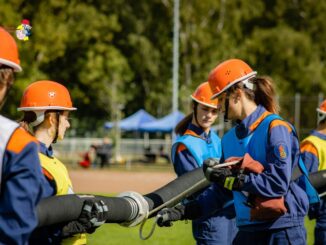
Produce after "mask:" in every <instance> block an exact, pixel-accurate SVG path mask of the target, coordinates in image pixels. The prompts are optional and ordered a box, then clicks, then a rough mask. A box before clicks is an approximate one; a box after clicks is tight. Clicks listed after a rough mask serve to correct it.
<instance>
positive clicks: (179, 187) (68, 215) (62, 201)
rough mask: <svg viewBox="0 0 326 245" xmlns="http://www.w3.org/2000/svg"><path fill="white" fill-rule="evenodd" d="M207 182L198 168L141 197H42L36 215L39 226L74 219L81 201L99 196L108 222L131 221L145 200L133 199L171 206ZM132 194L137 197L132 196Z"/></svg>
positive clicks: (151, 205) (148, 203)
mask: <svg viewBox="0 0 326 245" xmlns="http://www.w3.org/2000/svg"><path fill="white" fill-rule="evenodd" d="M208 185H209V182H208V181H207V180H206V178H205V176H204V174H203V170H202V169H201V168H199V169H196V170H194V171H191V172H188V173H186V174H184V175H182V176H181V177H179V178H177V179H175V180H173V181H171V182H170V183H168V184H167V185H165V186H163V187H161V188H159V189H158V190H156V191H153V192H151V193H149V194H146V195H144V196H141V195H140V194H139V196H137V193H131V194H130V193H127V195H126V196H122V197H121V196H120V197H105V196H93V195H76V194H73V195H62V196H53V197H48V198H45V199H43V200H41V202H40V203H39V205H38V206H37V216H38V220H39V221H38V227H42V226H47V225H52V224H57V223H61V222H69V221H72V220H76V219H77V218H78V217H79V215H80V213H81V210H82V207H83V203H84V200H85V199H87V198H95V199H100V200H103V201H104V202H105V203H106V204H107V205H108V207H109V218H108V220H107V223H123V222H127V223H128V221H132V220H133V219H135V218H136V217H137V215H138V212H139V210H138V208H139V207H138V206H139V205H144V203H140V204H139V203H137V202H136V201H139V200H135V199H139V198H140V199H144V200H145V201H146V203H145V205H147V207H148V211H151V210H153V209H154V208H156V207H158V206H160V205H162V204H164V203H167V202H169V201H170V200H171V199H174V200H173V201H172V202H171V203H170V204H169V205H166V206H169V207H172V206H174V205H176V204H177V203H179V202H180V201H181V200H182V199H184V198H185V197H188V196H190V195H192V194H194V193H196V192H197V191H199V190H201V189H203V188H205V187H207V186H208ZM194 187H195V188H194ZM187 189H191V191H190V192H189V193H185V194H184V195H182V196H180V197H179V198H176V199H175V197H176V196H178V195H180V193H182V192H184V190H187ZM122 194H123V193H122ZM134 194H135V195H136V196H132V195H134ZM129 195H131V196H129ZM153 215H155V213H153V214H152V215H151V216H153Z"/></svg>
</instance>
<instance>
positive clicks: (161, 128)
mask: <svg viewBox="0 0 326 245" xmlns="http://www.w3.org/2000/svg"><path fill="white" fill-rule="evenodd" d="M184 116H185V115H184V114H183V113H182V112H180V111H175V112H173V113H171V114H168V115H167V116H165V117H162V118H160V119H158V120H155V121H153V122H147V123H143V124H141V125H140V131H142V132H163V133H171V132H172V131H173V129H174V128H175V126H176V125H177V124H178V123H179V122H180V121H181V120H182V119H183V118H184Z"/></svg>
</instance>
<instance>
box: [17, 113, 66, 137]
mask: <svg viewBox="0 0 326 245" xmlns="http://www.w3.org/2000/svg"><path fill="white" fill-rule="evenodd" d="M51 112H55V113H56V112H60V113H62V112H63V111H59V110H47V111H45V112H44V121H45V119H47V118H49V117H50V114H51ZM35 120H36V114H35V112H34V111H24V116H23V118H22V119H21V120H20V122H22V123H26V124H27V125H29V124H30V123H32V122H34V121H35ZM42 123H43V122H42ZM42 123H40V124H38V125H36V126H34V127H32V129H33V132H35V131H36V130H37V129H38V128H39V127H40V126H41V125H42ZM25 129H26V128H25Z"/></svg>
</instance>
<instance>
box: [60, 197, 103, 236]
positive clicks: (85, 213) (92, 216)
mask: <svg viewBox="0 0 326 245" xmlns="http://www.w3.org/2000/svg"><path fill="white" fill-rule="evenodd" d="M108 214H109V212H108V206H107V205H106V204H105V203H104V202H103V201H102V200H94V199H87V200H85V201H84V206H83V209H82V212H81V214H80V216H79V217H78V219H77V220H75V221H71V222H69V223H68V224H66V225H65V226H64V227H63V228H62V237H70V236H72V235H75V234H79V233H86V232H87V233H90V234H91V233H93V232H94V231H95V230H96V228H98V227H99V226H101V225H102V224H104V223H105V221H106V220H107V219H108Z"/></svg>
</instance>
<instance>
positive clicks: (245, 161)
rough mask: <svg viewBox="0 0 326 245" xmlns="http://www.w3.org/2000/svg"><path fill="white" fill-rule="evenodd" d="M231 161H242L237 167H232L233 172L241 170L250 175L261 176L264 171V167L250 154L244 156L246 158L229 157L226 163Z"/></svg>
mask: <svg viewBox="0 0 326 245" xmlns="http://www.w3.org/2000/svg"><path fill="white" fill-rule="evenodd" d="M231 161H240V162H239V163H238V164H237V165H233V166H231V168H232V169H233V170H239V169H242V170H243V171H244V173H245V174H248V173H256V174H260V173H261V172H263V171H264V166H263V165H262V164H261V163H260V162H258V161H256V160H254V159H253V158H252V157H251V156H250V155H249V154H248V153H246V154H245V155H244V157H229V158H228V159H226V160H225V162H231Z"/></svg>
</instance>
